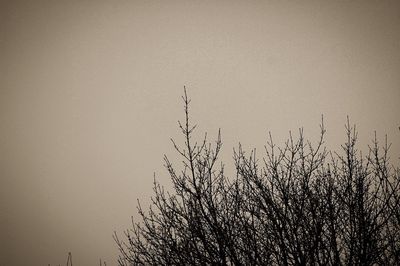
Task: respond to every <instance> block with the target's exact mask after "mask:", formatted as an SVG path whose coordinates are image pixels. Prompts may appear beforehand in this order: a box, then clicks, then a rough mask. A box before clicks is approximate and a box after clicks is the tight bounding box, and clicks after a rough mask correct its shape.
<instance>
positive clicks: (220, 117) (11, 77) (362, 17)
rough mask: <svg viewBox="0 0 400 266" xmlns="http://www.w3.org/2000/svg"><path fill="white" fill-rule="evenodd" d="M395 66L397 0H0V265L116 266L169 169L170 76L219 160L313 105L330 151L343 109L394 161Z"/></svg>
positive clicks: (277, 133)
mask: <svg viewBox="0 0 400 266" xmlns="http://www.w3.org/2000/svg"><path fill="white" fill-rule="evenodd" d="M399 72H400V2H399V1H307V0H305V1H207V0H206V1H173V0H172V1H133V0H132V1H25V2H24V1H0V239H1V241H0V265H10V266H14V265H33V266H35V265H48V264H51V265H58V264H63V265H65V263H66V260H67V255H68V252H72V256H73V263H74V265H98V262H99V259H100V258H101V259H102V260H105V261H106V262H107V265H116V257H117V255H118V250H117V247H116V245H115V243H114V241H113V239H112V234H113V232H114V231H117V232H118V233H119V234H120V235H122V233H123V231H124V230H125V229H127V228H129V227H130V224H131V216H133V218H132V219H133V220H134V221H139V218H138V215H137V212H136V206H137V199H140V200H141V201H142V202H143V204H144V206H146V204H147V203H148V202H149V197H150V196H151V195H152V182H153V176H154V174H155V176H156V178H157V180H159V181H160V183H161V184H164V185H165V186H166V187H167V188H168V187H169V184H170V183H169V177H168V174H167V172H166V170H165V169H164V167H163V156H164V154H166V155H168V156H169V157H170V158H171V160H172V161H174V162H175V165H176V167H177V168H178V169H179V167H180V165H179V162H180V160H181V159H180V158H179V157H178V156H177V155H176V153H174V150H173V146H172V145H171V141H170V138H174V139H175V140H176V141H177V142H178V143H182V138H181V135H180V132H179V128H178V124H177V121H178V120H182V119H183V118H184V113H183V105H182V99H181V95H182V94H183V87H184V86H186V88H187V91H188V93H189V97H190V98H191V99H192V102H191V106H190V114H191V119H192V121H193V123H196V124H198V131H197V132H198V134H197V135H196V136H201V135H202V134H203V133H204V132H208V135H209V138H210V141H213V140H215V137H216V136H217V132H218V129H219V128H220V129H221V133H222V141H223V153H222V158H221V159H222V160H223V161H224V162H226V165H227V166H230V164H231V163H232V155H233V153H232V150H233V148H235V147H238V143H239V142H240V143H242V145H243V147H244V148H245V149H248V150H249V149H251V148H257V149H258V150H262V149H263V145H264V144H265V143H266V140H267V138H268V132H271V134H272V136H273V137H274V139H275V140H276V142H277V144H278V145H279V144H281V143H282V142H283V141H284V140H285V138H286V137H287V136H288V132H289V131H292V132H298V129H299V128H301V127H303V128H304V133H305V135H306V137H309V138H310V139H312V140H314V139H316V138H317V137H318V134H319V124H320V122H321V116H322V115H323V117H324V125H325V128H326V130H327V134H326V145H327V146H328V147H329V148H330V149H333V150H338V149H340V144H342V143H343V142H344V141H345V131H344V125H345V123H346V119H347V118H346V117H347V116H349V119H350V123H351V124H356V126H357V129H358V132H359V134H358V138H359V146H360V149H365V148H366V147H367V144H368V143H370V141H371V140H372V138H373V136H374V132H375V131H376V132H377V137H378V139H379V140H381V141H382V142H383V140H384V137H385V134H387V136H388V141H389V142H390V143H392V150H391V157H392V163H393V164H395V165H397V166H398V165H399V157H400V131H399V126H400V118H399V114H400V75H399ZM259 155H260V156H262V152H259Z"/></svg>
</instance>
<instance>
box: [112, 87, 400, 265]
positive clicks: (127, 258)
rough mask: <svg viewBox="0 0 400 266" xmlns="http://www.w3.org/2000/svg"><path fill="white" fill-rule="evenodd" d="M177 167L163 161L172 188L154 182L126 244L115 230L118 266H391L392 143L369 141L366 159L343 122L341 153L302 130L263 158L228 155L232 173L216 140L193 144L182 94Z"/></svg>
mask: <svg viewBox="0 0 400 266" xmlns="http://www.w3.org/2000/svg"><path fill="white" fill-rule="evenodd" d="M182 98H183V101H184V110H185V121H184V122H183V123H179V127H180V129H181V131H182V135H183V137H184V141H185V142H184V145H183V147H180V146H178V145H177V144H176V143H175V142H174V141H173V140H172V143H173V145H174V148H175V150H176V151H177V152H178V154H179V155H180V156H181V157H182V159H183V165H182V169H180V170H177V169H178V168H176V167H174V166H173V165H172V163H171V162H170V160H169V159H168V158H167V157H165V158H164V161H165V167H166V169H167V171H168V173H169V175H170V177H171V179H172V184H173V192H168V191H165V190H164V188H163V187H162V186H161V185H160V184H159V183H158V182H157V181H156V180H154V196H153V197H152V204H151V206H150V208H149V209H148V210H146V211H145V210H144V209H143V208H142V207H141V206H140V203H139V206H138V213H139V215H140V216H141V219H142V221H141V222H138V223H132V224H133V225H132V228H131V229H129V230H127V231H126V232H125V238H126V239H124V240H122V239H120V238H119V237H118V235H117V234H116V233H115V234H114V239H115V241H116V243H117V245H118V247H119V250H120V258H119V264H120V265H399V262H400V234H399V232H400V208H399V200H400V194H399V190H400V170H399V168H398V167H394V166H393V165H391V164H390V163H389V161H390V160H389V157H388V151H389V148H390V145H388V144H387V141H386V140H385V143H384V145H383V146H380V145H379V143H378V140H377V138H376V135H375V138H374V140H373V141H372V145H370V146H369V147H368V153H367V155H362V154H361V152H359V151H358V150H357V148H356V140H357V133H356V130H355V127H352V126H350V123H349V120H347V125H346V126H345V130H346V136H347V140H346V142H345V144H344V145H342V147H341V151H340V152H330V151H327V150H326V148H325V147H324V135H325V128H324V126H323V122H322V123H321V126H320V129H321V134H320V139H319V141H318V142H317V144H316V145H312V143H311V142H310V141H308V140H306V139H305V138H304V136H303V131H302V130H300V131H299V135H298V137H297V138H294V137H293V136H292V134H289V138H288V140H287V141H286V142H285V144H284V145H283V147H277V146H276V145H275V144H274V142H273V140H272V137H271V135H270V136H269V140H268V141H267V144H266V146H265V155H264V158H262V159H260V160H259V159H257V157H256V152H255V150H253V151H251V152H250V153H249V154H246V153H245V151H243V149H242V148H241V146H240V145H239V148H238V149H236V150H235V151H234V162H235V168H236V175H235V176H231V177H227V176H226V174H225V172H224V165H223V164H222V163H220V162H219V161H218V156H219V153H220V150H221V146H222V142H221V135H220V132H218V137H217V140H216V141H215V143H214V144H211V143H210V142H208V140H207V135H205V137H204V139H203V140H202V141H201V142H200V143H197V142H195V141H194V140H193V139H192V136H193V131H194V130H195V128H196V126H192V125H191V123H190V121H189V103H190V100H189V99H188V96H187V94H186V90H185V92H184V96H183V97H182Z"/></svg>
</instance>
